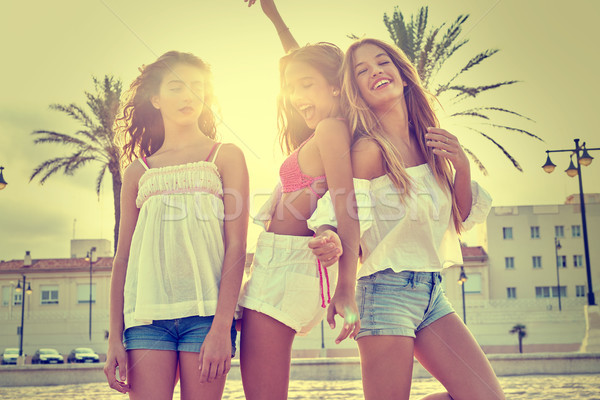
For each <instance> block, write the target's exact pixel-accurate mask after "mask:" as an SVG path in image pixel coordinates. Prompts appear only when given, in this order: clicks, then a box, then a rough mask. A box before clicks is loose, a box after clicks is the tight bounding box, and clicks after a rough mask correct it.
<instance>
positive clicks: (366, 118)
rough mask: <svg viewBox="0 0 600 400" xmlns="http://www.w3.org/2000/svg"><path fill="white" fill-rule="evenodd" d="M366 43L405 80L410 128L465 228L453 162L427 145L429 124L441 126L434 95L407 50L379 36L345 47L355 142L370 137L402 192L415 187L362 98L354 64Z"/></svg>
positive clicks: (346, 100) (346, 99) (345, 87)
mask: <svg viewBox="0 0 600 400" xmlns="http://www.w3.org/2000/svg"><path fill="white" fill-rule="evenodd" d="M365 44H372V45H374V46H377V47H379V48H381V49H382V50H383V51H385V52H386V53H387V55H388V56H389V57H390V59H391V60H392V62H393V63H394V65H395V66H396V68H398V71H399V72H400V76H401V77H402V80H403V81H404V82H405V83H406V86H405V87H404V100H405V102H406V109H407V114H408V122H409V128H410V129H411V131H413V133H414V135H415V138H416V139H417V141H418V143H419V148H420V150H421V152H422V153H423V155H424V156H425V159H426V160H427V163H428V164H429V166H430V167H431V170H432V171H433V174H434V176H435V178H436V180H437V181H438V183H439V184H440V185H441V187H442V188H443V189H444V190H446V191H447V192H449V193H450V195H451V198H452V218H453V220H454V227H455V229H456V231H457V232H460V230H461V228H462V218H461V217H460V212H459V210H458V205H457V203H456V195H455V192H454V184H453V177H454V172H453V168H452V164H451V163H450V162H449V161H448V160H447V159H445V158H442V157H438V156H436V155H435V154H434V153H433V151H432V149H431V148H430V147H429V146H427V145H426V144H425V143H426V140H425V134H426V133H427V127H438V126H439V122H438V119H437V117H436V115H435V112H434V110H433V103H434V102H435V97H434V96H433V95H432V94H431V93H429V92H427V90H425V88H423V86H422V84H421V80H420V78H419V75H418V73H417V71H416V69H415V67H414V66H413V65H412V63H411V62H410V60H409V59H408V57H407V56H406V54H404V52H403V51H402V50H401V49H399V48H397V47H396V46H392V45H389V44H387V43H385V42H382V41H380V40H377V39H370V38H367V39H361V40H358V41H356V42H354V43H353V44H352V45H350V47H349V48H348V50H347V51H346V57H345V58H344V65H343V68H342V69H343V81H342V99H341V102H342V109H343V110H344V111H345V112H346V115H347V118H348V123H349V125H350V130H351V132H353V135H354V138H353V140H354V142H355V143H356V141H357V140H359V139H361V138H368V139H371V140H373V141H375V143H377V145H378V146H379V148H380V149H381V154H382V156H383V160H384V164H385V166H384V167H385V171H386V174H387V175H388V177H389V178H390V179H391V181H392V182H393V183H394V185H395V186H396V187H397V188H398V189H399V190H400V193H408V192H409V191H410V190H411V188H412V182H411V179H410V177H409V175H408V174H407V172H406V170H405V169H404V163H403V161H402V156H401V154H400V152H399V151H398V150H397V149H396V147H395V146H394V145H393V144H392V143H391V142H390V141H389V140H388V139H387V138H386V136H385V135H384V132H383V127H382V125H381V123H380V122H379V118H378V117H377V115H376V114H375V113H374V112H373V110H371V108H370V107H369V105H368V104H367V103H366V102H365V100H364V99H363V98H362V95H361V93H360V90H359V88H358V85H357V82H356V77H355V71H354V66H355V65H356V61H355V52H356V50H357V49H358V48H359V47H360V46H363V45H365Z"/></svg>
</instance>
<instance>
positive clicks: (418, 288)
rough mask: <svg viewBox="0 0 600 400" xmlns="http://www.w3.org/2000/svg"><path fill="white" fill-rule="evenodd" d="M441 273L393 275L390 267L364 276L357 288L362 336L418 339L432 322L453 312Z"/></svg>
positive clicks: (403, 272) (358, 336)
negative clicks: (421, 332) (419, 333)
mask: <svg viewBox="0 0 600 400" xmlns="http://www.w3.org/2000/svg"><path fill="white" fill-rule="evenodd" d="M441 283H442V276H441V275H440V273H439V272H413V271H402V272H394V271H393V270H392V269H391V268H388V269H386V270H383V271H379V272H376V273H374V274H372V275H369V276H365V277H362V278H360V279H359V280H358V284H357V287H356V304H357V305H358V308H359V310H360V331H359V332H358V335H356V339H359V338H361V337H363V336H376V335H395V336H409V337H412V338H414V337H416V333H417V332H418V331H419V330H421V329H423V328H425V327H426V326H427V325H430V324H431V323H432V322H434V321H436V320H438V319H440V318H442V317H443V316H445V315H448V314H450V313H452V312H454V309H453V308H452V305H451V304H450V302H449V301H448V299H447V298H446V295H445V294H444V291H443V289H442V284H441Z"/></svg>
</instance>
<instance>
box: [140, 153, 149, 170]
mask: <svg viewBox="0 0 600 400" xmlns="http://www.w3.org/2000/svg"><path fill="white" fill-rule="evenodd" d="M142 160H144V164H146V168H148V169H150V166H149V165H148V161H146V156H142Z"/></svg>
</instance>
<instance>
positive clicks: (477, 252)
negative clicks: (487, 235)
mask: <svg viewBox="0 0 600 400" xmlns="http://www.w3.org/2000/svg"><path fill="white" fill-rule="evenodd" d="M460 250H461V251H462V256H463V260H464V261H481V262H483V261H486V260H487V258H488V255H487V253H486V252H485V250H484V249H483V247H481V246H462V247H461V248H460Z"/></svg>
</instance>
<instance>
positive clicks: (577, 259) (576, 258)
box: [573, 254, 583, 267]
mask: <svg viewBox="0 0 600 400" xmlns="http://www.w3.org/2000/svg"><path fill="white" fill-rule="evenodd" d="M573 266H574V267H583V256H582V255H581V254H574V255H573Z"/></svg>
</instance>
